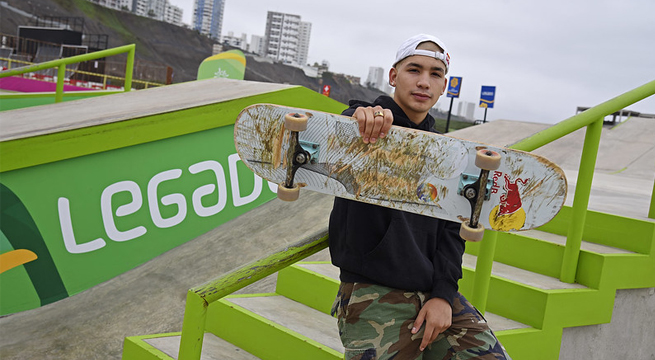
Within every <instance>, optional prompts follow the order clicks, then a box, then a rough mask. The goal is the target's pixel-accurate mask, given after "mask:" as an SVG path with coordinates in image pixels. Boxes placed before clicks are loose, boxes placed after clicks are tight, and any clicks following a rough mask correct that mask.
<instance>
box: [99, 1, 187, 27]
mask: <svg viewBox="0 0 655 360" xmlns="http://www.w3.org/2000/svg"><path fill="white" fill-rule="evenodd" d="M89 1H90V2H92V3H95V4H98V5H101V6H104V7H107V8H111V9H116V10H123V11H130V12H133V13H134V14H136V15H139V16H144V17H148V18H151V19H155V20H159V21H165V22H167V23H170V24H173V25H176V26H183V23H182V16H183V10H182V8H180V7H178V6H175V5H171V3H169V2H168V0H89Z"/></svg>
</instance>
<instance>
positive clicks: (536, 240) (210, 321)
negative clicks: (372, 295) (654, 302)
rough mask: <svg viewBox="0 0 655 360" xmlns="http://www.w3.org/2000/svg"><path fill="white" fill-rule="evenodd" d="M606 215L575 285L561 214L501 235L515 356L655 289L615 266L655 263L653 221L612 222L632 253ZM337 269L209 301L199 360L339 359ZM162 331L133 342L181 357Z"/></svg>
mask: <svg viewBox="0 0 655 360" xmlns="http://www.w3.org/2000/svg"><path fill="white" fill-rule="evenodd" d="M562 216H563V217H566V216H567V212H566V211H564V212H563V214H562ZM604 216H606V215H602V214H601V215H597V214H590V216H589V219H590V220H591V224H590V226H591V227H592V228H593V229H591V230H589V231H586V232H585V236H584V237H583V238H584V240H585V241H583V244H582V249H581V253H580V265H579V274H580V275H579V279H578V280H577V283H574V284H569V283H564V282H561V281H560V280H559V279H558V274H559V268H560V267H561V258H562V253H563V251H564V244H565V242H566V238H565V237H564V236H562V235H558V234H557V233H558V232H559V233H561V232H563V230H562V227H566V221H565V220H561V219H560V220H556V221H554V223H555V225H553V227H552V228H550V229H546V230H549V231H543V230H544V229H542V230H532V231H527V232H521V233H514V234H510V233H500V234H499V235H498V240H497V246H496V255H495V259H496V260H497V261H495V262H494V263H493V267H492V277H491V279H490V284H489V292H488V300H487V307H486V310H487V311H486V313H485V318H486V319H487V321H488V322H489V325H490V327H491V328H492V330H494V332H495V333H496V335H497V336H498V338H499V339H500V340H501V342H502V343H503V345H504V346H505V347H506V348H507V350H508V352H509V353H510V355H511V356H512V357H513V358H514V359H517V360H518V359H531V360H539V359H558V357H559V352H560V346H561V343H562V334H563V329H564V328H568V327H577V326H588V325H595V324H604V323H609V322H610V321H611V320H612V309H613V306H614V299H615V295H616V290H617V289H620V288H627V287H628V286H630V287H634V288H639V287H652V286H653V285H652V284H651V282H652V280H653V279H652V278H649V277H643V278H642V279H641V280H634V279H632V280H631V279H626V278H625V276H620V274H619V275H617V276H614V275H612V273H613V272H615V271H617V270H616V269H622V268H624V267H626V266H632V267H633V270H632V271H637V272H639V271H641V272H646V273H648V272H649V271H650V272H652V269H655V266H654V265H653V264H654V263H655V261H653V255H652V248H653V239H654V238H655V230H654V229H655V223H653V222H643V221H640V220H635V219H628V218H621V219H618V220H613V226H615V227H616V226H618V227H619V229H617V230H616V231H617V232H619V233H621V234H623V236H624V238H625V237H626V236H627V237H628V238H630V239H632V241H631V242H630V243H629V244H626V246H624V247H625V248H628V249H629V250H628V249H623V248H620V247H617V246H616V244H617V243H618V242H617V241H615V240H612V239H605V237H604V236H599V235H598V233H600V234H604V235H605V236H606V237H608V238H612V237H613V236H614V235H613V234H612V231H608V230H603V229H600V230H598V229H596V228H598V227H602V226H601V225H594V222H599V223H601V224H602V223H603V222H604V221H605V220H606V219H605V218H604ZM627 229H636V230H634V231H637V232H639V233H641V234H645V239H641V240H634V238H638V237H639V235H637V233H635V235H632V234H630V231H632V230H627ZM596 230H598V231H597V232H598V233H597V232H596ZM642 237H644V236H642ZM587 240H589V241H587ZM634 250H637V251H634ZM478 252H479V244H475V243H467V253H466V254H465V255H464V258H463V278H462V280H461V281H460V291H461V292H462V293H463V294H464V295H465V296H467V297H468V298H469V299H470V298H471V293H472V288H473V279H474V276H475V268H476V260H477V256H476V255H477V254H478ZM325 257H327V252H326V256H324V258H325ZM619 272H621V273H623V274H625V273H626V270H625V269H623V270H621V271H619ZM338 275H339V271H338V269H337V268H336V267H334V266H333V265H331V264H330V263H329V261H315V262H301V263H297V264H295V265H293V266H290V267H287V268H285V269H283V270H281V271H280V272H279V273H278V274H277V278H276V279H275V288H274V290H273V289H272V286H271V287H270V288H271V290H270V292H266V293H258V294H238V295H231V296H228V297H226V298H224V299H222V300H220V301H217V302H215V303H213V304H211V305H210V306H209V309H208V315H207V316H208V317H207V324H206V328H205V330H206V332H207V333H206V337H205V344H204V346H203V357H202V359H215V358H221V359H263V360H268V359H326V360H327V359H332V360H336V359H341V358H342V356H343V347H342V345H341V342H340V340H339V337H338V333H337V328H336V320H335V319H334V318H333V317H332V316H330V309H331V306H332V302H333V299H334V297H335V295H336V292H337V289H338V285H339V281H338ZM165 335H166V336H161V337H160V338H156V339H153V337H155V335H151V336H149V337H148V338H147V339H136V338H133V344H130V346H132V345H134V344H136V343H137V342H138V341H137V340H140V341H142V343H144V344H147V346H151V347H153V348H157V349H158V350H156V351H160V354H166V357H158V358H161V359H176V355H177V348H178V347H179V333H177V334H165ZM129 340H130V338H128V341H129ZM128 341H126V346H128V344H127V343H128ZM526 344H528V345H526ZM135 346H136V345H135ZM139 346H144V345H139ZM152 352H153V351H152V350H151V353H152ZM143 359H147V358H146V357H144V358H143ZM126 360H127V359H126Z"/></svg>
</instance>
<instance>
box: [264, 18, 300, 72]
mask: <svg viewBox="0 0 655 360" xmlns="http://www.w3.org/2000/svg"><path fill="white" fill-rule="evenodd" d="M311 28H312V26H311V23H308V22H303V21H301V18H300V16H299V15H293V14H284V13H279V12H273V11H269V12H268V15H267V17H266V35H265V37H266V43H265V44H264V53H265V55H266V57H269V58H272V59H274V60H276V61H280V62H283V63H293V64H298V65H304V64H305V63H306V62H307V54H308V52H309V38H310V34H311Z"/></svg>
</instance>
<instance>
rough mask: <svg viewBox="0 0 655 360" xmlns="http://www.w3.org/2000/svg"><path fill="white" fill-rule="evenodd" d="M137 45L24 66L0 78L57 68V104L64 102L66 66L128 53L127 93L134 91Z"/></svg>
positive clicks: (126, 68) (3, 74) (7, 72)
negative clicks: (133, 80)
mask: <svg viewBox="0 0 655 360" xmlns="http://www.w3.org/2000/svg"><path fill="white" fill-rule="evenodd" d="M135 49H136V45H134V44H130V45H123V46H119V47H116V48H113V49H107V50H101V51H96V52H92V53H88V54H82V55H76V56H71V57H68V58H63V59H57V60H52V61H46V62H42V63H38V64H33V65H28V66H22V67H18V68H15V69H10V70H5V71H2V72H0V78H5V77H9V76H16V75H21V74H25V73H29V72H36V71H39V70H45V69H52V68H57V89H56V91H55V102H61V101H62V100H63V92H64V78H65V77H66V65H70V64H75V63H78V62H84V61H89V60H94V59H99V58H103V57H107V56H112V55H117V54H122V53H125V52H126V53H127V61H126V65H125V66H126V67H125V91H130V90H131V89H132V75H133V72H134V57H135V54H136V50H135Z"/></svg>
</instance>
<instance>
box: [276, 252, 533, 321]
mask: <svg viewBox="0 0 655 360" xmlns="http://www.w3.org/2000/svg"><path fill="white" fill-rule="evenodd" d="M473 262H475V261H474V260H473ZM294 272H295V274H294ZM299 272H300V274H315V275H317V278H318V279H316V282H311V283H310V282H307V281H306V282H304V283H305V284H306V286H304V287H303V288H302V289H300V291H298V292H293V291H288V289H287V288H286V287H284V288H282V287H280V282H282V283H284V282H285V281H286V278H287V277H294V276H299V274H298V273H299ZM338 279H339V269H338V268H337V267H336V266H334V265H332V264H331V263H329V262H310V263H302V262H301V263H298V264H296V265H294V266H292V267H289V268H288V269H287V270H286V272H284V273H283V272H280V275H278V290H277V292H278V293H280V294H282V293H283V294H284V295H285V296H287V297H289V298H292V299H298V298H299V297H301V295H299V294H298V293H302V294H312V293H315V292H316V291H317V289H316V287H314V286H313V285H314V284H319V283H320V284H321V285H320V286H323V287H326V285H328V286H329V285H330V283H332V289H333V293H332V296H331V297H330V296H328V297H323V298H319V299H317V301H316V302H311V299H308V300H309V301H307V302H308V303H307V302H306V305H308V306H310V307H312V308H314V309H319V310H320V311H322V312H323V313H325V314H329V307H331V305H332V300H333V299H334V297H335V296H336V290H337V288H338V284H339V280H338ZM320 280H323V282H320ZM305 299H307V298H305ZM485 318H486V319H487V321H488V322H489V326H490V327H491V328H492V330H494V331H495V332H498V331H504V330H517V329H526V328H529V326H528V325H525V324H522V323H520V322H517V321H514V320H511V319H509V318H506V317H503V316H500V315H497V314H494V313H491V312H487V313H486V314H485Z"/></svg>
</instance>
